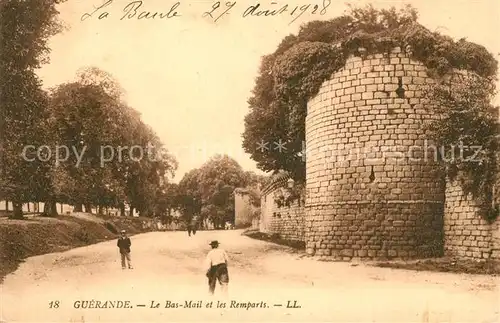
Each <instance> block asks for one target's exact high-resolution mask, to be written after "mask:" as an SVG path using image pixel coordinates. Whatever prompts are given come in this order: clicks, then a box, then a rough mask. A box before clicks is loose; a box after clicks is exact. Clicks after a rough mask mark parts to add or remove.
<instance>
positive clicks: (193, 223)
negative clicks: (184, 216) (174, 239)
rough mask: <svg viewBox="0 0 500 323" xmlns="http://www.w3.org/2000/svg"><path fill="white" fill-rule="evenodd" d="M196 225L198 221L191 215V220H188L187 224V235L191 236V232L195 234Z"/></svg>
mask: <svg viewBox="0 0 500 323" xmlns="http://www.w3.org/2000/svg"><path fill="white" fill-rule="evenodd" d="M197 226H198V221H197V219H196V217H195V216H193V217H192V218H191V220H190V221H189V223H188V226H187V230H188V235H189V236H191V233H193V235H196V229H197Z"/></svg>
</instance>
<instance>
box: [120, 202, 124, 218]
mask: <svg viewBox="0 0 500 323" xmlns="http://www.w3.org/2000/svg"><path fill="white" fill-rule="evenodd" d="M120 216H125V204H124V203H122V204H120Z"/></svg>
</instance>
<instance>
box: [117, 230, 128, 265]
mask: <svg viewBox="0 0 500 323" xmlns="http://www.w3.org/2000/svg"><path fill="white" fill-rule="evenodd" d="M116 245H117V246H118V248H120V255H121V258H122V269H125V268H126V267H125V260H127V265H128V268H129V269H132V262H131V260H130V246H131V245H132V242H130V238H129V237H127V234H126V232H125V230H122V231H121V236H120V238H118V242H117V243H116Z"/></svg>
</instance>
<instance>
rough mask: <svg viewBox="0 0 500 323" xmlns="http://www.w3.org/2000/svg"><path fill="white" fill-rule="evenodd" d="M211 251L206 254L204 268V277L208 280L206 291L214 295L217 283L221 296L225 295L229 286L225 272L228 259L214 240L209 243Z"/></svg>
mask: <svg viewBox="0 0 500 323" xmlns="http://www.w3.org/2000/svg"><path fill="white" fill-rule="evenodd" d="M210 246H212V250H210V251H209V252H208V254H207V258H206V264H205V266H206V267H205V268H206V269H207V273H206V276H207V278H208V291H209V293H210V294H212V295H213V294H214V291H215V285H216V284H217V281H219V284H220V285H221V291H222V292H223V294H226V293H227V287H228V286H227V285H228V284H229V273H228V270H227V263H228V257H227V253H226V251H225V250H224V249H220V248H219V242H218V241H217V240H214V241H212V242H211V243H210Z"/></svg>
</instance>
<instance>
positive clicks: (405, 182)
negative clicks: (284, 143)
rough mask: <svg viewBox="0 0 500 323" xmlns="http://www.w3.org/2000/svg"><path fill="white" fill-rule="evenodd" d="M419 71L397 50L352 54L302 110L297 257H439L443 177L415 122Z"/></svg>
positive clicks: (424, 113)
mask: <svg viewBox="0 0 500 323" xmlns="http://www.w3.org/2000/svg"><path fill="white" fill-rule="evenodd" d="M432 82H433V79H432V78H431V77H429V75H428V73H427V69H426V67H425V66H424V65H423V64H422V63H420V62H417V61H414V60H412V59H410V55H409V54H407V53H405V52H403V51H402V50H401V49H400V48H395V49H393V50H392V52H391V53H387V54H375V55H367V56H365V57H355V56H352V57H350V58H349V59H347V61H346V65H345V66H344V68H343V69H341V70H339V71H338V72H336V73H334V74H333V75H332V76H331V78H330V79H329V80H327V81H325V82H324V83H323V84H322V86H321V89H320V91H319V93H318V94H317V96H316V97H314V98H313V99H311V100H310V101H309V102H308V113H307V118H306V147H307V152H306V165H307V166H306V181H307V184H306V185H307V186H306V189H307V193H306V195H307V196H306V221H305V223H306V224H305V226H306V227H305V242H306V251H307V253H308V254H310V255H316V256H320V257H325V258H334V259H343V260H350V259H352V258H364V259H376V258H385V257H387V256H389V257H396V258H415V257H431V256H441V255H442V251H443V206H444V191H445V187H444V178H443V176H441V175H443V174H440V173H439V168H438V165H437V162H436V160H435V154H436V153H437V148H436V147H434V146H433V145H432V143H431V142H430V141H428V138H427V137H426V136H425V132H424V129H423V123H425V122H426V121H430V120H431V119H432V118H433V116H432V114H431V113H429V112H428V110H427V109H425V108H424V104H425V98H424V97H423V93H422V85H424V84H426V83H432Z"/></svg>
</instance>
